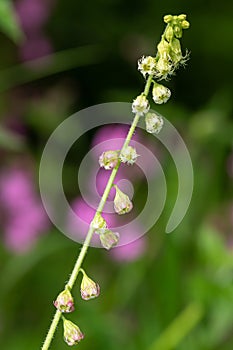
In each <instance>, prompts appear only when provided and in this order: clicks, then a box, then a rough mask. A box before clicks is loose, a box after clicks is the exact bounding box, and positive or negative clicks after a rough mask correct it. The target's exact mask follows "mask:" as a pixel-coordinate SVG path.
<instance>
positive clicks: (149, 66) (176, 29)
mask: <svg viewBox="0 0 233 350" xmlns="http://www.w3.org/2000/svg"><path fill="white" fill-rule="evenodd" d="M164 22H165V23H167V27H166V29H165V32H164V34H163V35H162V38H161V41H160V42H159V44H158V45H157V49H158V53H157V55H156V57H152V56H146V57H145V56H143V57H142V58H141V59H140V60H139V61H138V69H139V71H140V72H141V73H142V75H143V76H144V77H146V75H152V76H154V77H156V78H158V79H167V78H168V77H169V76H170V75H172V74H173V73H174V71H175V70H176V69H177V68H178V67H179V65H180V64H184V63H185V62H186V61H187V59H188V54H187V53H186V54H185V55H183V54H182V50H181V45H180V39H181V37H182V34H183V30H184V29H188V28H189V22H188V21H187V20H186V15H183V14H182V15H179V16H172V15H167V16H164Z"/></svg>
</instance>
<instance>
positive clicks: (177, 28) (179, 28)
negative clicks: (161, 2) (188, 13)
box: [174, 25, 182, 39]
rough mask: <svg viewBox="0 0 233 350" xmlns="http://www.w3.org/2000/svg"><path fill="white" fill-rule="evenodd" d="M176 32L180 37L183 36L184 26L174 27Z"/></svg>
mask: <svg viewBox="0 0 233 350" xmlns="http://www.w3.org/2000/svg"><path fill="white" fill-rule="evenodd" d="M174 34H175V36H176V37H177V38H178V39H180V38H182V28H181V27H180V26H178V25H177V26H175V27H174Z"/></svg>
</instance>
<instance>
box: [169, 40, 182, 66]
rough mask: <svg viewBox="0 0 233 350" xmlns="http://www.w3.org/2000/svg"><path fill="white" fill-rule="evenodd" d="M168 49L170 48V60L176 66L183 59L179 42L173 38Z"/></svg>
mask: <svg viewBox="0 0 233 350" xmlns="http://www.w3.org/2000/svg"><path fill="white" fill-rule="evenodd" d="M170 47H171V58H172V61H173V62H174V64H175V65H176V64H178V63H179V62H180V61H181V59H182V58H183V56H182V51H181V46H180V41H179V40H178V39H176V38H173V39H172V41H171V42H170Z"/></svg>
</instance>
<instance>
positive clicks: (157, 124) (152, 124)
mask: <svg viewBox="0 0 233 350" xmlns="http://www.w3.org/2000/svg"><path fill="white" fill-rule="evenodd" d="M145 122H146V131H147V132H149V133H150V134H158V133H159V132H160V131H161V129H162V127H163V124H164V122H163V118H162V117H161V116H160V115H159V114H156V113H147V115H146V117H145Z"/></svg>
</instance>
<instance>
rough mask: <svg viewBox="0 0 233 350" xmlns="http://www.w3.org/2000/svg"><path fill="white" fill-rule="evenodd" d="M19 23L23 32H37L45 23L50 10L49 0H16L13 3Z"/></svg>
mask: <svg viewBox="0 0 233 350" xmlns="http://www.w3.org/2000/svg"><path fill="white" fill-rule="evenodd" d="M15 9H16V12H17V14H18V17H19V20H20V24H21V26H22V28H23V30H24V32H25V33H26V34H27V33H28V34H29V35H30V33H33V32H35V31H36V32H37V31H38V30H40V29H41V28H42V27H43V25H44V24H45V23H46V21H47V19H48V17H49V15H50V10H51V1H46V0H18V1H16V3H15Z"/></svg>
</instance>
